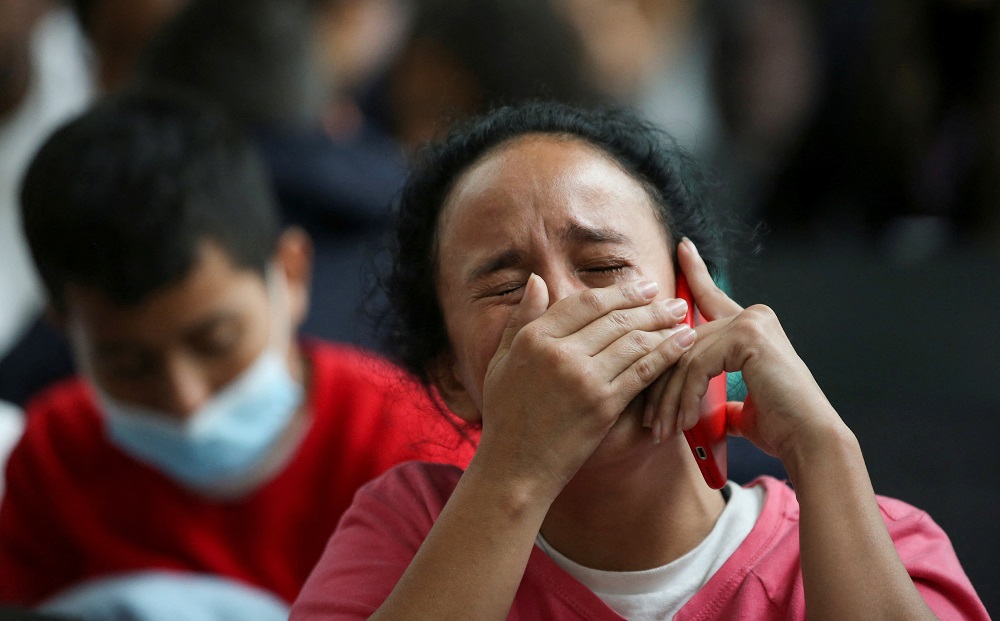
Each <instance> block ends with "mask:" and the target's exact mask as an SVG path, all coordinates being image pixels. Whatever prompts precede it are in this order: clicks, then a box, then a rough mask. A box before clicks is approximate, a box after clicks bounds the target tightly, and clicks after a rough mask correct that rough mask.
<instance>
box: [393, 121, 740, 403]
mask: <svg viewBox="0 0 1000 621" xmlns="http://www.w3.org/2000/svg"><path fill="white" fill-rule="evenodd" d="M528 134H549V135H554V136H559V137H562V138H566V139H572V140H580V141H582V142H584V143H587V144H589V145H591V146H593V147H595V148H596V149H598V150H599V151H601V152H603V153H604V154H606V155H607V156H608V157H610V158H611V159H612V160H614V161H615V162H616V163H617V164H618V165H619V166H621V167H622V169H623V170H624V171H625V172H626V173H627V174H629V175H630V176H631V177H633V178H634V179H636V180H637V181H638V182H639V183H640V184H642V186H643V187H644V188H645V189H646V191H647V192H648V193H649V196H650V198H651V199H652V200H653V203H654V205H655V207H656V211H657V215H658V216H659V218H660V220H661V221H662V222H663V225H664V227H665V229H666V231H667V232H668V239H669V243H670V244H671V247H670V251H671V253H672V254H674V260H675V261H676V247H677V244H678V243H679V242H680V240H681V238H683V237H685V236H686V237H689V238H690V239H691V240H692V241H693V242H694V243H695V245H696V246H697V247H698V251H699V253H700V254H701V256H702V257H703V258H704V259H705V263H706V264H707V265H708V268H709V271H710V272H711V273H712V275H713V277H715V278H716V279H718V278H720V277H721V276H722V275H723V270H724V267H725V265H724V263H725V257H724V254H725V253H724V244H723V239H722V238H723V235H722V231H721V229H720V228H719V227H718V226H717V225H716V224H715V222H714V221H713V220H712V218H711V213H710V209H709V206H708V204H707V196H706V195H707V192H706V187H707V186H706V184H705V183H704V180H703V177H702V175H701V173H700V172H699V169H698V167H697V166H696V165H695V163H694V161H693V160H692V159H691V158H690V157H689V156H688V155H687V154H686V153H684V152H683V151H682V150H681V149H680V148H679V147H678V146H677V145H676V143H675V142H674V141H673V139H671V138H670V137H669V136H668V135H666V134H665V133H664V132H663V131H662V130H660V129H658V128H656V127H655V126H653V125H652V124H650V123H647V122H645V121H642V120H640V119H639V118H637V117H636V116H634V115H633V114H631V113H629V112H626V111H623V110H618V109H609V108H603V109H584V108H576V107H572V106H569V105H565V104H561V103H551V102H531V103H527V104H522V105H518V106H514V107H503V108H498V109H496V110H494V111H492V112H490V113H488V114H486V115H484V116H481V117H478V118H475V119H472V120H470V121H468V122H465V123H462V124H460V125H458V126H456V127H454V128H453V129H452V130H451V131H450V132H449V133H448V135H447V136H446V137H444V138H443V139H442V140H441V141H439V142H436V143H433V144H430V145H428V146H426V147H424V149H423V150H421V151H420V152H419V153H418V154H417V156H416V159H415V162H414V164H413V166H412V169H411V172H410V174H409V177H408V179H407V181H406V184H405V186H404V188H403V190H402V193H401V195H400V198H399V202H398V205H397V216H396V217H397V222H396V237H395V240H394V245H393V249H392V252H393V257H392V268H391V272H390V273H389V274H388V277H387V279H386V282H385V283H384V286H385V288H386V293H387V295H388V299H389V304H390V307H391V308H390V312H389V314H388V315H387V316H386V318H385V323H386V328H387V329H386V334H385V336H386V343H385V347H386V349H387V350H388V351H389V352H391V353H392V354H393V355H394V356H395V357H396V359H397V360H398V362H399V363H400V364H402V365H403V366H404V367H406V368H407V369H408V370H409V371H411V372H412V373H414V374H415V375H416V376H417V377H419V378H420V379H421V380H422V381H423V382H424V384H425V385H429V383H430V378H429V376H428V373H427V365H428V363H429V362H430V361H432V360H433V359H434V358H435V357H436V356H438V355H439V354H441V353H443V352H444V351H445V350H446V348H447V347H448V336H447V332H446V330H445V325H444V317H443V315H442V313H441V308H440V306H439V305H438V299H437V290H436V287H435V282H436V278H435V276H436V273H437V262H438V259H439V257H438V249H437V226H438V216H439V215H440V212H441V208H442V207H443V206H444V203H445V201H446V200H447V198H448V195H449V193H450V192H451V189H452V188H453V187H454V184H455V182H456V181H457V179H458V178H459V177H460V176H461V175H462V174H463V173H464V172H465V171H466V170H468V169H469V168H471V167H472V165H473V164H475V163H476V162H477V161H479V160H480V159H482V158H483V157H484V156H485V155H486V154H488V153H490V152H491V151H493V150H495V149H497V148H498V147H499V146H501V145H503V144H504V143H506V142H509V141H511V140H513V139H516V138H518V137H521V136H525V135H528ZM483 225H484V226H489V224H488V223H484V224H483ZM443 260H446V259H443Z"/></svg>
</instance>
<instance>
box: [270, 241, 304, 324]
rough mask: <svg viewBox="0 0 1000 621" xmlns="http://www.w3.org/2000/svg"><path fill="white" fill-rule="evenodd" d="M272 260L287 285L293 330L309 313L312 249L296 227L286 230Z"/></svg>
mask: <svg viewBox="0 0 1000 621" xmlns="http://www.w3.org/2000/svg"><path fill="white" fill-rule="evenodd" d="M275 259H276V261H277V264H278V269H280V270H281V271H282V272H283V273H284V276H285V281H286V282H287V283H288V300H289V306H288V309H289V314H290V318H291V320H292V325H293V326H294V327H295V328H298V326H299V325H300V324H301V323H302V322H303V321H304V320H305V318H306V314H307V313H308V312H309V282H310V280H311V279H312V261H313V245H312V239H310V238H309V234H308V233H306V232H305V231H304V230H303V229H300V228H298V227H290V228H288V229H286V230H285V231H284V232H283V233H282V234H281V237H280V238H279V239H278V249H277V252H276V253H275Z"/></svg>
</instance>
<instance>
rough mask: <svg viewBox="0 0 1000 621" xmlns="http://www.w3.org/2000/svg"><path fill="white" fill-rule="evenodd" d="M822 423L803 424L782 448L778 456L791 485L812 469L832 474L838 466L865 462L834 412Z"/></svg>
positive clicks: (849, 432) (851, 437)
mask: <svg viewBox="0 0 1000 621" xmlns="http://www.w3.org/2000/svg"><path fill="white" fill-rule="evenodd" d="M831 412H832V414H833V415H832V416H829V417H824V418H826V419H827V420H826V421H824V422H823V423H821V424H817V425H812V426H806V425H803V427H802V429H801V430H800V431H799V432H797V433H796V434H795V436H794V437H793V438H791V439H789V441H788V442H786V443H785V445H784V446H782V447H781V449H780V451H779V454H778V458H779V459H780V460H781V463H782V464H783V465H784V467H785V470H786V471H787V472H788V476H789V478H790V479H791V481H792V484H793V485H796V486H798V483H799V482H800V481H801V479H802V478H803V477H805V476H808V475H809V474H810V473H811V472H817V471H818V472H822V473H828V474H829V473H832V472H833V471H835V470H836V469H837V466H854V465H856V463H855V462H859V463H860V464H862V466H863V464H864V458H863V457H862V455H861V447H860V445H859V443H858V439H857V436H855V435H854V432H853V431H851V429H850V428H849V427H848V426H847V425H846V424H845V423H844V422H843V421H842V420H841V419H840V417H839V416H838V415H837V414H836V412H833V411H832V408H831Z"/></svg>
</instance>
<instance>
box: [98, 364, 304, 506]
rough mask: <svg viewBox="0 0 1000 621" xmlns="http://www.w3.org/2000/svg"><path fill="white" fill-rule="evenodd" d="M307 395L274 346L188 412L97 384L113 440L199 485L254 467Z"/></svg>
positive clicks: (209, 483) (142, 457) (180, 479)
mask: <svg viewBox="0 0 1000 621" xmlns="http://www.w3.org/2000/svg"><path fill="white" fill-rule="evenodd" d="M302 397H303V391H302V387H301V386H300V385H299V384H298V383H297V382H295V380H293V379H292V378H291V376H290V375H289V373H288V366H287V364H285V361H284V360H282V358H281V356H279V355H278V354H277V353H276V352H274V351H272V350H271V349H270V348H268V349H267V350H265V351H264V352H263V353H262V354H261V355H260V357H259V358H258V359H257V360H256V361H255V362H254V363H253V364H252V365H250V367H249V368H248V369H247V370H246V371H244V372H243V373H242V374H241V375H240V376H239V377H237V378H236V379H235V380H233V381H232V382H231V383H230V384H228V385H227V386H225V387H224V388H223V389H222V390H220V391H219V392H218V393H216V394H215V395H213V396H212V397H211V399H209V400H208V401H207V402H206V403H205V404H204V405H203V406H201V407H200V408H199V409H198V411H197V412H195V413H194V414H193V415H192V416H190V417H189V418H188V419H186V420H178V419H177V418H176V417H174V416H170V415H168V414H165V413H160V412H156V411H153V410H150V409H147V408H143V407H139V406H133V405H129V404H125V403H120V402H118V401H116V400H115V399H113V398H112V397H110V396H108V395H106V394H102V393H101V392H100V391H98V399H99V400H100V404H101V407H102V409H103V411H104V416H105V422H106V426H107V431H108V437H109V438H110V440H111V441H112V442H113V443H114V444H115V445H117V446H118V447H119V448H121V449H122V450H123V451H125V452H126V453H128V454H129V455H131V456H133V457H135V458H136V459H138V460H140V461H143V462H146V463H148V464H150V465H151V466H154V467H155V468H157V469H158V470H160V471H162V472H164V473H165V474H167V475H168V476H170V477H172V478H174V479H176V480H178V481H180V482H182V483H185V484H188V485H190V486H194V487H208V486H211V485H212V484H215V483H219V482H222V481H227V480H232V479H236V478H238V477H240V476H242V475H245V474H247V473H249V472H250V471H252V470H253V469H254V468H255V467H256V466H257V465H258V464H260V463H261V461H262V460H263V459H264V458H265V457H266V456H267V455H268V453H269V450H270V449H271V447H272V446H273V445H274V444H275V442H276V441H277V439H278V438H279V437H280V436H281V433H282V432H283V431H284V430H285V429H286V428H287V427H288V425H289V423H290V421H291V419H292V417H293V415H294V414H295V412H296V410H298V408H299V406H300V405H301V403H302Z"/></svg>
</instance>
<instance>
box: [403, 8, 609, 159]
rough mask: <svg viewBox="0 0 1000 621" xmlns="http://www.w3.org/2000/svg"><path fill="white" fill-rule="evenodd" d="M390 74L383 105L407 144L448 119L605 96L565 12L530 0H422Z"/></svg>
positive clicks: (432, 132)
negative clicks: (514, 105)
mask: <svg viewBox="0 0 1000 621" xmlns="http://www.w3.org/2000/svg"><path fill="white" fill-rule="evenodd" d="M413 12H414V13H413V18H412V26H411V28H410V30H409V32H408V34H407V36H406V38H405V40H404V42H403V43H402V45H401V47H400V51H399V53H398V54H397V55H396V56H395V57H394V59H393V60H392V62H391V64H390V66H389V68H388V70H387V72H386V76H385V93H384V103H383V105H384V107H385V112H386V114H387V118H388V124H389V126H390V129H391V131H392V133H393V135H394V136H395V137H396V139H397V140H398V141H399V142H400V143H401V144H403V145H404V147H406V148H407V149H408V150H413V149H415V148H416V147H417V146H419V145H420V144H421V143H423V142H424V141H426V140H429V139H430V138H433V137H434V136H435V135H437V134H439V133H441V132H442V131H443V130H444V129H445V128H446V127H447V125H448V123H450V122H453V121H456V120H460V119H462V118H465V117H468V116H470V115H473V114H475V113H479V112H483V111H485V110H487V109H489V108H491V107H494V106H497V105H503V104H512V103H517V102H519V101H524V100H529V99H553V100H558V101H565V102H573V103H580V104H587V103H594V102H597V101H600V100H602V99H604V97H603V94H602V93H601V92H600V91H599V90H598V89H597V87H596V85H595V84H594V82H593V80H592V79H591V76H590V74H589V73H588V70H587V67H586V65H585V57H584V55H583V49H582V43H581V41H580V38H579V37H578V36H577V34H576V32H575V31H574V30H573V29H572V28H571V27H570V25H569V24H568V23H567V21H566V20H565V19H564V18H563V16H562V15H561V14H559V13H557V12H556V11H555V10H554V9H553V8H552V7H551V6H550V5H549V4H548V3H547V2H536V1H533V0H483V1H481V2H475V3H467V2H455V1H454V0H417V1H416V2H415V3H414V5H413Z"/></svg>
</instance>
